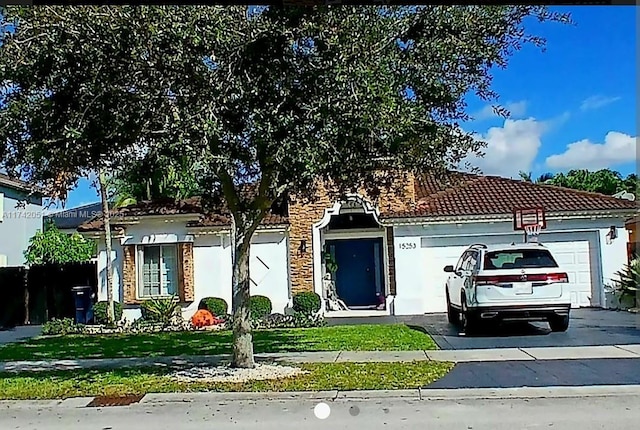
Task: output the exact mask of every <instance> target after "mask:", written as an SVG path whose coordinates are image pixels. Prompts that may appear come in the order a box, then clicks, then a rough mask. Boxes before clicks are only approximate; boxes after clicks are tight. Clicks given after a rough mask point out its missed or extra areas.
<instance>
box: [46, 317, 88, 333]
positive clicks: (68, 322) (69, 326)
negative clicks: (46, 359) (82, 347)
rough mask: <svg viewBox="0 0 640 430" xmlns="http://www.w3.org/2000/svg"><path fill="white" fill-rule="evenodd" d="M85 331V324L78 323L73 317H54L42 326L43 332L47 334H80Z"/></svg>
mask: <svg viewBox="0 0 640 430" xmlns="http://www.w3.org/2000/svg"><path fill="white" fill-rule="evenodd" d="M83 332H84V325H82V324H76V322H75V320H74V319H73V318H62V319H60V320H58V319H55V318H54V319H52V320H51V321H47V322H46V323H44V325H43V326H42V334H43V335H46V336H53V335H67V334H80V333H83Z"/></svg>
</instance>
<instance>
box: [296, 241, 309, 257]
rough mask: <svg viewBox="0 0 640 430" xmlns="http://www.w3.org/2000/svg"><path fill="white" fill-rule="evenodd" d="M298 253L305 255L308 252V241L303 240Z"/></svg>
mask: <svg viewBox="0 0 640 430" xmlns="http://www.w3.org/2000/svg"><path fill="white" fill-rule="evenodd" d="M298 251H300V254H304V253H305V252H307V241H306V240H304V239H302V240H301V241H300V246H299V247H298Z"/></svg>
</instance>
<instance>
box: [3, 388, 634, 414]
mask: <svg viewBox="0 0 640 430" xmlns="http://www.w3.org/2000/svg"><path fill="white" fill-rule="evenodd" d="M612 396H614V397H616V396H640V385H594V386H557V387H551V386H550V387H517V388H454V389H446V388H444V389H440V388H438V389H424V388H419V389H413V390H361V391H336V390H333V391H318V392H316V391H298V392H234V393H220V392H202V393H155V394H154V393H150V394H147V395H145V396H144V397H143V398H142V400H141V401H140V402H139V403H137V404H132V405H130V406H128V407H134V408H135V407H138V405H148V406H162V405H165V404H169V403H206V402H226V401H243V400H244V401H270V400H279V401H325V402H332V403H336V402H349V401H366V400H377V399H395V400H405V401H406V400H409V401H439V400H440V401H442V400H509V399H545V398H552V399H553V398H556V399H557V398H578V397H583V398H584V397H612ZM91 400H93V397H74V398H69V399H64V400H0V410H6V409H43V408H65V409H76V408H85V407H87V404H89V402H91Z"/></svg>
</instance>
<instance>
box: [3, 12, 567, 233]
mask: <svg viewBox="0 0 640 430" xmlns="http://www.w3.org/2000/svg"><path fill="white" fill-rule="evenodd" d="M249 10H251V11H252V12H251V13H249V12H248V11H249ZM527 17H535V18H538V19H540V20H543V21H544V20H551V21H561V22H566V21H568V18H567V17H566V16H565V15H561V14H553V13H550V12H548V11H547V10H546V9H545V8H543V7H537V6H491V7H484V6H482V7H481V6H464V7H463V6H411V7H400V6H394V7H355V6H354V7H321V6H319V7H312V8H309V7H306V8H303V7H286V8H283V7H277V6H270V7H268V8H261V9H255V8H253V9H247V8H246V7H217V6H210V7H173V6H168V7H159V6H158V7H127V6H123V7H115V6H99V7H98V6H78V7H64V8H61V7H53V6H47V7H36V8H8V9H7V13H6V15H5V18H4V20H5V21H6V22H14V21H15V22H16V24H17V26H16V31H15V33H12V34H7V35H5V38H4V45H3V46H2V48H1V49H0V72H1V74H0V75H1V76H3V85H4V86H5V88H10V91H5V92H4V93H3V94H4V95H3V97H4V99H5V100H4V101H5V104H4V106H5V107H3V108H1V109H0V124H1V125H0V136H1V137H2V140H0V141H1V142H3V143H4V144H5V148H4V151H3V152H4V155H5V157H6V156H8V155H10V156H12V157H10V158H12V159H14V160H17V161H16V162H15V163H13V167H15V166H17V165H25V164H28V165H29V166H30V169H28V172H27V174H31V175H32V176H33V177H34V178H36V179H40V180H47V181H50V182H53V184H54V185H60V184H62V185H64V186H69V184H70V182H71V181H72V180H73V178H75V177H77V176H78V175H79V174H80V173H81V171H82V169H86V168H95V166H101V165H105V164H106V165H110V166H113V165H117V164H119V163H120V164H122V163H124V162H126V159H127V157H128V155H124V156H123V155H122V154H130V153H131V151H135V150H139V149H140V148H143V149H146V150H148V149H149V148H157V147H160V148H162V151H163V152H164V153H168V154H171V153H179V154H181V155H182V156H185V157H188V159H189V160H191V161H190V165H191V166H192V168H193V170H194V172H197V173H198V179H197V180H198V182H199V184H201V185H202V186H203V188H205V189H206V190H207V193H208V194H210V195H214V194H216V193H220V192H221V193H222V194H224V197H225V199H226V200H227V202H228V204H229V207H230V209H231V210H232V213H233V215H234V220H236V221H240V222H241V223H245V224H247V225H251V226H255V225H256V223H257V222H258V221H259V219H260V218H261V217H262V216H264V213H265V211H266V210H267V209H268V207H269V206H270V204H271V203H272V202H273V201H274V200H275V199H276V198H278V197H279V196H281V195H282V194H283V193H284V192H285V191H291V192H294V193H296V194H298V195H303V196H307V197H311V196H313V195H314V192H315V190H316V185H317V184H318V180H322V181H325V182H331V183H332V184H334V185H335V186H336V188H337V190H338V191H339V192H344V191H347V190H351V189H353V188H357V187H358V186H359V185H362V186H364V187H365V188H366V189H367V190H368V191H369V193H370V194H371V195H372V196H375V195H376V194H377V193H378V192H379V188H380V187H381V186H388V185H389V184H390V183H391V182H392V181H393V179H395V178H394V177H393V176H394V175H400V176H401V174H400V173H398V172H406V171H424V170H425V169H430V170H434V171H437V170H442V169H445V168H450V167H455V166H457V165H458V163H459V162H460V161H461V160H462V159H463V158H464V157H465V156H467V155H468V154H469V153H470V152H481V148H482V144H481V143H479V142H477V141H475V140H474V139H473V138H472V137H471V135H470V134H469V133H467V132H465V131H463V130H462V129H461V128H460V122H461V121H463V120H465V119H466V118H467V115H466V113H465V108H466V105H465V102H464V96H465V95H466V94H468V93H470V92H473V93H475V94H476V95H477V96H478V97H480V98H481V99H484V100H494V99H495V98H496V96H497V95H496V94H495V93H494V92H493V91H492V90H491V74H490V71H491V69H492V67H494V66H498V67H505V66H506V65H507V60H508V57H509V56H510V55H511V54H512V53H513V52H514V51H516V50H518V49H520V48H521V46H522V45H523V44H526V43H533V44H535V45H538V46H541V45H542V44H543V40H542V39H540V38H538V37H536V36H533V35H530V34H528V33H527V32H526V31H525V27H524V20H525V18H527ZM15 155H17V156H15ZM118 160H121V161H118ZM25 161H27V163H24V162H25ZM9 164H11V163H9ZM380 172H384V174H380ZM61 175H62V176H61ZM65 175H66V176H65ZM247 183H256V184H257V187H256V189H255V192H253V193H244V192H242V190H244V187H243V186H244V184H247ZM62 185H61V186H62ZM240 214H242V216H240Z"/></svg>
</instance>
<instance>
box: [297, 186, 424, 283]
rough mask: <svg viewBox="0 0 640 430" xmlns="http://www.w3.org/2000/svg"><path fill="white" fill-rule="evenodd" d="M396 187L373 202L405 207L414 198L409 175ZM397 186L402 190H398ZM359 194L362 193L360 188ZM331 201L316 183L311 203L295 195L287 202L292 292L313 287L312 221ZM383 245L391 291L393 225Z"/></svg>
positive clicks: (386, 207) (384, 209) (385, 208)
mask: <svg viewBox="0 0 640 430" xmlns="http://www.w3.org/2000/svg"><path fill="white" fill-rule="evenodd" d="M398 185H401V186H399V187H395V188H394V189H391V190H389V191H383V192H382V193H381V195H380V198H379V200H378V202H372V203H373V204H376V203H377V206H378V207H379V208H380V212H381V213H383V214H384V213H385V212H387V211H394V210H408V209H410V208H411V207H412V206H413V204H414V202H415V190H414V178H413V176H411V175H410V176H409V177H408V178H407V180H406V181H404V183H403V184H398ZM398 188H400V189H402V190H403V191H402V192H398ZM360 194H361V195H363V196H365V198H366V195H365V193H364V191H362V190H361V191H360ZM333 205H334V201H333V200H331V199H330V198H329V196H328V194H327V192H326V188H323V187H319V191H318V196H317V199H316V200H315V201H314V202H312V203H302V202H297V201H296V200H295V198H292V199H291V202H290V204H289V224H290V226H289V239H290V248H289V264H290V269H289V273H290V276H291V290H292V293H293V294H295V293H297V292H301V291H313V255H314V250H313V240H312V239H313V225H314V224H316V223H318V222H319V221H320V220H321V219H322V218H323V216H324V214H325V210H326V209H330V208H332V207H333ZM386 234H387V245H388V252H387V255H388V262H387V267H388V268H389V279H388V285H389V291H390V292H391V294H395V286H396V284H395V271H394V267H395V261H394V249H393V247H394V242H393V229H392V228H388V229H387V231H386ZM302 241H305V243H306V252H304V253H301V252H300V244H301V242H302Z"/></svg>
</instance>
